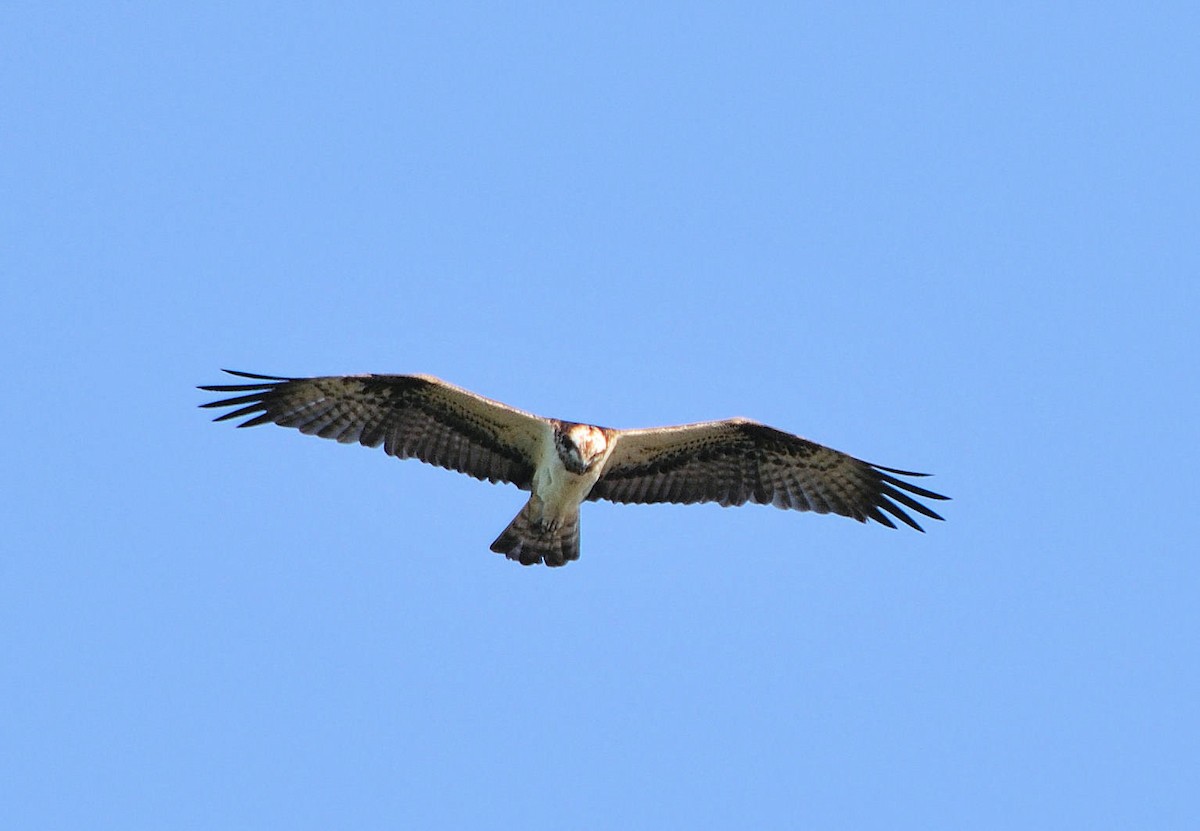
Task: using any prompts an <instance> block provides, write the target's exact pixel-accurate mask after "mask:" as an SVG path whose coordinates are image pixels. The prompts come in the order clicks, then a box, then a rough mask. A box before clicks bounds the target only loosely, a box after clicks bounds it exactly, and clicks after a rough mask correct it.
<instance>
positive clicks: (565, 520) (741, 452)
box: [200, 370, 948, 566]
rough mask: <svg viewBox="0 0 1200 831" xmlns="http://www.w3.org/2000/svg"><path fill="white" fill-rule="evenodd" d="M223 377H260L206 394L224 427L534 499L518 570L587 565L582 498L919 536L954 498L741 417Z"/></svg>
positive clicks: (393, 385)
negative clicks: (605, 410) (411, 464)
mask: <svg viewBox="0 0 1200 831" xmlns="http://www.w3.org/2000/svg"><path fill="white" fill-rule="evenodd" d="M225 372H228V373H229V374H230V375H236V376H238V377H240V378H248V379H251V380H252V381H253V382H254V383H249V384H221V385H214V386H203V387H200V389H202V390H207V391H210V392H222V393H226V392H232V393H239V394H238V395H236V396H234V397H232V398H224V399H222V400H220V401H212V402H209V403H207V404H202V405H201V406H202V407H236V408H237V409H234V410H232V411H231V412H227V413H225V414H223V415H220V416H218V417H217V418H216V419H214V421H224V420H226V419H232V418H242V417H245V416H250V418H248V419H247V420H246V421H243V422H242V423H241V424H239V425H238V427H253V426H255V425H257V424H266V423H268V422H274V423H275V424H278V425H280V426H282V427H295V428H297V429H298V430H300V432H302V433H309V434H312V435H316V436H320V437H321V438H326V439H337V440H338V441H339V442H342V443H345V444H350V443H353V442H358V443H359V444H361V445H364V446H366V447H379V446H380V445H383V449H384V451H385V452H386V453H388V454H389V455H391V456H396V457H398V458H401V459H410V458H416V459H420V460H421V461H422V462H426V463H428V464H431V465H437V466H438V467H443V468H446V469H448V470H456V471H458V472H460V473H465V474H467V475H469V476H473V477H475V478H476V479H486V480H487V481H489V482H508V483H509V484H513V485H516V486H517V487H518V488H520V489H521V490H526V491H529V492H530V496H529V501H528V502H527V503H526V504H525V507H524V508H522V509H521V512H520V513H519V514H517V516H516V518H515V519H514V520H513V521H512V522H511V523H510V524H509V526H508V527H507V528H505V529H504V532H503V533H502V534H501V535H500V536H499V537H497V538H496V541H495V542H493V543H492V546H491V548H492V550H493V551H495V552H497V553H499V554H504V555H505V556H507V557H508V558H509V559H510V560H517V561H519V562H520V563H521V564H522V565H533V564H535V563H545V564H546V565H548V566H561V565H565V564H566V563H568V562H569V561H571V560H577V559H579V506H580V505H581V504H582V503H583V502H584V501H585V500H596V499H607V500H609V501H611V502H628V503H650V502H680V503H685V504H691V503H693V502H716V503H719V504H720V505H725V506H728V505H744V504H745V503H747V502H754V503H757V504H760V505H765V504H771V505H774V506H776V507H777V508H791V509H793V510H797V511H815V512H817V513H819V514H825V513H830V512H832V513H835V514H841V515H842V516H848V517H853V518H854V519H857V520H858V521H859V522H866V521H867V520H868V519H873V520H875V521H876V522H879V523H882V524H883V525H886V526H888V527H889V528H895V527H896V525H895V524H894V523H893V522H892V520H891V519H889V518H888V516H887V515H888V514H891V516H892V517H895V518H896V519H899V520H900V521H901V522H903V523H905V524H906V525H909V526H911V527H912V528H915V529H916V530H918V531H921V530H922V528H921V526H920V525H918V524H917V523H916V521H915V520H913V518H912V517H910V516H909V515H908V514H907V513H905V511H904V507H907V508H909V509H911V510H913V511H916V512H917V513H920V514H923V515H925V516H927V517H930V518H932V519H941V517H940V516H938V515H937V514H936V513H934V512H933V511H932V510H931V509H930V508H928V507H927V506H925V505H923V504H922V503H920V502H918V501H917V500H916V499H914V498H913V496H910V494H912V495H915V496H920V497H924V498H926V499H947V498H948V497H945V496H942V495H940V494H937V493H933V492H932V491H928V490H925V489H924V488H920V487H917V486H916V485H914V484H912V483H911V482H906V481H904V480H902V479H899V478H897V477H899V476H925V475H926V474H923V473H913V472H911V471H906V470H896V469H894V468H889V467H882V466H880V465H873V464H870V463H868V462H864V461H861V460H859V459H856V458H854V457H853V456H848V455H847V454H845V453H841V452H839V451H837V450H833V449H831V448H828V447H824V446H822V445H820V444H816V443H815V442H811V441H808V440H807V439H802V438H800V437H799V436H794V435H792V434H791V433H785V432H783V431H782V430H776V429H775V428H773V427H768V426H767V425H765V424H760V423H758V422H756V421H750V420H748V419H744V418H732V419H726V420H724V421H706V422H701V423H698V424H683V425H679V426H675V427H652V428H649V429H644V430H614V429H612V428H609V427H597V426H595V425H592V424H579V423H577V422H573V421H562V420H560V419H555V418H542V417H541V416H536V415H533V414H532V413H526V412H523V411H521V410H517V409H514V408H513V407H509V406H508V405H506V404H501V403H500V402H498V401H492V400H491V399H488V398H484V397H483V396H481V395H476V394H475V393H473V392H471V391H469V390H465V389H462V388H461V387H456V386H454V385H453V384H448V383H446V382H445V381H442V380H440V379H438V378H434V377H432V376H430V375H340V376H327V377H322V378H282V377H277V376H273V375H255V374H252V373H249V372H234V371H233V370H225ZM896 503H899V504H896ZM901 506H904V507H901Z"/></svg>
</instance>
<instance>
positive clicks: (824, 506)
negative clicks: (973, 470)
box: [588, 418, 947, 531]
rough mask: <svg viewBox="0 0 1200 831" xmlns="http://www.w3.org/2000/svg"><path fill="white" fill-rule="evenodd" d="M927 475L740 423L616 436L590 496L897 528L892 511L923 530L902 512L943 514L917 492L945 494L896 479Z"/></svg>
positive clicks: (713, 423)
mask: <svg viewBox="0 0 1200 831" xmlns="http://www.w3.org/2000/svg"><path fill="white" fill-rule="evenodd" d="M924 475H925V474H922V473H912V472H910V471H905V470H894V469H892V468H888V467H880V466H879V465H872V464H869V463H867V462H864V461H861V460H859V459H856V458H854V457H853V456H848V455H846V454H845V453H840V452H838V451H837V450H833V449H831V448H828V447H824V446H823V445H820V444H816V443H815V442H811V441H808V440H807V439H802V438H800V437H799V436H793V435H792V434H791V433H785V432H783V431H782V430H776V429H775V428H773V427H768V426H766V425H765V424H759V423H758V422H755V421H748V420H746V419H739V418H735V419H729V420H727V421H708V422H703V423H701V424H684V425H681V426H678V427H661V428H656V429H650V430H625V431H621V432H619V433H618V434H617V437H616V439H615V442H614V444H613V448H612V452H611V454H610V455H609V457H608V460H607V462H606V463H605V465H604V472H603V473H602V474H601V475H600V480H599V481H598V482H596V486H595V487H594V488H592V491H591V493H590V494H589V495H588V499H607V500H610V501H612V502H681V503H688V504H690V503H693V502H718V503H720V504H721V505H744V504H745V503H747V502H755V503H758V504H760V505H765V504H771V505H775V506H776V507H779V508H791V509H793V510H796V511H816V512H817V513H819V514H825V513H830V512H832V513H835V514H841V515H842V516H848V517H853V518H854V519H857V520H858V521H859V522H866V521H867V520H868V519H873V520H875V521H876V522H880V523H883V524H884V525H886V526H888V527H889V528H895V527H896V526H895V524H894V523H893V522H892V521H891V519H889V518H888V516H887V514H891V515H892V516H893V517H895V518H896V519H899V520H900V521H901V522H904V523H905V524H906V525H910V526H912V527H913V528H916V529H917V530H918V531H920V530H922V528H921V526H920V525H918V524H917V523H916V521H915V520H913V518H912V517H911V516H909V515H908V514H907V513H905V511H904V508H909V509H911V510H913V511H916V512H917V513H919V514H924V515H925V516H927V517H930V518H932V519H941V517H940V516H938V515H937V514H936V513H934V512H933V511H932V510H931V509H930V508H928V507H926V506H925V505H923V504H921V503H920V502H918V501H917V500H916V499H914V498H913V496H912V495H915V496H920V497H924V498H925V499H946V498H947V497H945V496H942V495H941V494H937V493H934V492H932V491H928V490H925V489H924V488H919V487H917V486H916V485H914V484H912V483H910V482H906V481H904V480H902V479H899V478H897V477H899V476H924ZM910 494H912V495H910ZM897 503H899V504H897ZM901 506H903V507H901ZM885 512H886V513H885Z"/></svg>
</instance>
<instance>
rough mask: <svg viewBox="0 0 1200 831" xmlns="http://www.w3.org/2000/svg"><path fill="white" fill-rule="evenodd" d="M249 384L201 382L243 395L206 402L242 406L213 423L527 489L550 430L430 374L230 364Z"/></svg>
mask: <svg viewBox="0 0 1200 831" xmlns="http://www.w3.org/2000/svg"><path fill="white" fill-rule="evenodd" d="M225 372H228V373H229V374H230V375H236V376H238V377H240V378H249V379H251V380H253V381H254V383H250V384H221V385H214V386H205V387H200V389H202V390H208V391H210V392H233V393H241V394H239V395H236V396H234V397H232V398H225V399H222V400H220V401H212V402H210V403H208V404H202V405H201V406H202V407H236V408H237V409H235V410H233V411H231V412H228V413H225V414H224V415H221V416H218V417H217V418H216V419H214V420H215V421H224V420H226V419H231V418H242V417H245V416H249V418H248V419H247V420H246V421H244V422H242V423H241V424H239V425H238V427H253V426H255V425H257V424H266V423H269V422H273V423H275V424H278V425H280V426H282V427H295V428H297V429H298V430H300V432H302V433H309V434H312V435H316V436H320V437H321V438H324V439H336V440H337V441H339V442H343V443H346V444H349V443H352V442H358V443H359V444H361V445H364V446H366V447H379V446H380V445H383V449H384V450H385V451H386V452H387V453H388V454H389V455H392V456H396V457H398V458H401V459H410V458H416V459H420V460H421V461H422V462H427V463H429V464H431V465H437V466H438V467H444V468H446V469H448V470H457V471H459V472H460V473H465V474H467V475H468V476H474V477H475V478H476V479H486V480H488V481H489V482H511V483H512V484H514V485H516V486H517V487H519V488H523V489H525V490H528V489H529V487H530V482H531V480H532V478H533V469H534V464H535V460H536V458H537V448H538V447H539V446H540V443H541V442H543V441H545V440H546V438H545V437H546V435H547V433H548V431H549V430H550V429H551V428H550V426H549V424H548V423H547V422H546V421H545V420H544V419H542V418H539V417H538V416H535V415H532V414H530V413H525V412H522V411H520V410H517V409H514V408H512V407H509V406H507V405H505V404H501V403H500V402H498V401H492V400H490V399H488V398H484V397H483V396H480V395H476V394H475V393H473V392H470V391H468V390H465V389H462V388H461V387H456V386H454V385H453V384H447V383H446V382H445V381H442V380H439V379H437V378H434V377H432V376H429V375H342V376H328V377H323V378H279V377H276V376H272V375H254V374H252V373H249V372H234V371H232V370H228V369H227V370H225Z"/></svg>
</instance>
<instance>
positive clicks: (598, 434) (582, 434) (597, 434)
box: [567, 424, 608, 464]
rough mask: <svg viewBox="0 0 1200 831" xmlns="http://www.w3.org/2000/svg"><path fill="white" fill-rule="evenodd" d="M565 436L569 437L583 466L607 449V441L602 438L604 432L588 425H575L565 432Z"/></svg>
mask: <svg viewBox="0 0 1200 831" xmlns="http://www.w3.org/2000/svg"><path fill="white" fill-rule="evenodd" d="M567 435H568V436H570V438H571V441H572V442H573V443H574V445H575V446H576V447H577V448H578V449H579V457H580V460H581V461H583V462H584V464H587V463H588V462H590V461H591V460H592V459H594V458H596V457H597V456H599V455H600V454H601V453H603V452H604V449H605V448H606V447H608V440H607V439H605V438H604V431H603V430H600V429H599V428H596V427H592V426H591V425H590V424H576V425H575V426H573V427H572V428H571V429H570V430H568V431H567Z"/></svg>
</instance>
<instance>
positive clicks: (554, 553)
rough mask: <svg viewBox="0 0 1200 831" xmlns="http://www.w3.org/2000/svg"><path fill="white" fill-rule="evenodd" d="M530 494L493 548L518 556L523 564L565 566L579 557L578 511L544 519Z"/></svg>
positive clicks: (513, 558) (514, 558)
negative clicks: (556, 519)
mask: <svg viewBox="0 0 1200 831" xmlns="http://www.w3.org/2000/svg"><path fill="white" fill-rule="evenodd" d="M540 513H541V511H540V509H539V508H538V507H537V506H535V505H534V500H533V499H532V498H531V499H530V500H529V501H528V502H527V503H525V507H524V508H522V509H521V512H520V513H519V514H517V516H516V517H515V518H514V519H513V521H512V522H510V523H509V524H508V527H507V528H505V529H504V532H503V533H502V534H501V535H500V536H498V537H496V541H495V542H494V543H492V551H495V552H496V553H497V554H503V555H504V556H506V557H508V559H510V560H517V561H518V562H520V563H521V565H523V566H531V565H535V564H537V563H542V562H544V563H545V564H546V565H548V566H564V565H566V564H567V563H569V562H570V561H571V560H578V559H579V511H578V510H576V511H574V512H572V513H571V514H570V516H567V517H564V518H562V519H561V520H560V521H559V522H557V523H547V522H543V521H542V520H541V518H540V516H539V515H540Z"/></svg>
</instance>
